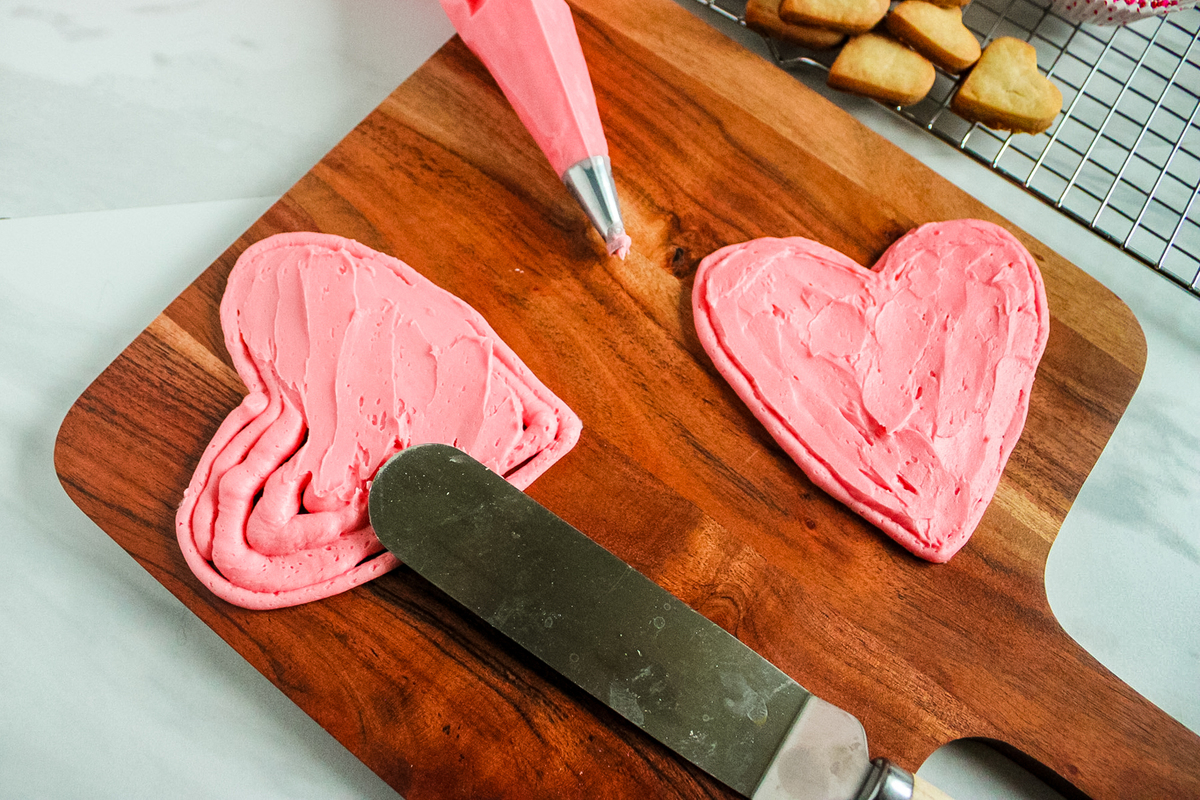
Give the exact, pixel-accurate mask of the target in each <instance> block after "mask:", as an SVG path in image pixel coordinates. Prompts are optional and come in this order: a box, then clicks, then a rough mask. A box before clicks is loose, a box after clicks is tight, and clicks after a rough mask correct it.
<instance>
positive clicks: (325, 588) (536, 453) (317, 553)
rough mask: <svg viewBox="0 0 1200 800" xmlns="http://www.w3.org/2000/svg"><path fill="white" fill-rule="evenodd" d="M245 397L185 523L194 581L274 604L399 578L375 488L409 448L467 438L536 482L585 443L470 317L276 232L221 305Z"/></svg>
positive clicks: (487, 459)
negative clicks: (380, 473) (375, 505)
mask: <svg viewBox="0 0 1200 800" xmlns="http://www.w3.org/2000/svg"><path fill="white" fill-rule="evenodd" d="M221 326H222V328H223V330H224V333H225V345H226V347H227V348H228V350H229V354H230V356H231V358H232V360H233V364H234V367H235V368H236V369H237V372H238V374H239V375H240V376H241V378H242V381H243V382H244V383H245V384H246V387H247V389H248V390H249V392H248V394H247V395H246V397H245V399H244V400H243V401H242V403H241V404H240V405H239V406H237V408H235V409H234V410H233V411H232V412H230V414H229V416H228V417H226V419H225V421H224V422H223V423H222V424H221V426H220V427H219V428H218V430H217V432H216V434H215V435H214V436H213V439H212V442H211V443H210V444H209V445H208V448H207V449H206V450H205V451H204V454H203V455H202V457H201V459H200V463H199V465H198V466H197V467H196V471H195V474H194V475H193V477H192V481H191V484H190V485H189V486H188V488H187V490H186V492H185V493H184V499H183V502H182V504H181V505H180V507H179V511H178V514H177V515H176V533H177V535H178V539H179V544H180V547H181V548H182V550H183V554H184V557H185V558H186V560H187V563H188V565H189V566H190V567H191V569H192V571H193V572H195V574H196V575H197V576H198V577H199V578H200V580H201V581H203V582H204V584H205V585H206V586H208V588H209V589H211V590H212V591H213V593H214V594H216V595H217V596H218V597H221V598H222V599H224V600H227V601H229V602H230V603H234V604H236V605H239V606H243V607H245V608H252V609H267V608H280V607H284V606H291V605H297V604H300V603H305V602H309V601H311V600H317V599H320V598H323V597H328V596H330V595H333V594H337V593H338V592H342V591H345V590H346V589H349V588H351V587H353V586H356V585H358V584H360V583H363V582H365V581H368V580H370V579H372V578H374V577H376V576H378V575H381V574H383V573H385V572H387V571H388V570H390V569H392V568H394V567H396V566H397V565H398V563H399V562H398V561H397V560H396V558H395V557H394V556H392V555H391V554H390V553H388V552H386V551H385V550H384V549H383V546H382V545H381V544H380V543H379V541H378V539H376V538H375V534H374V532H373V531H372V530H371V527H370V524H369V522H368V516H367V494H368V489H369V483H370V480H371V478H372V477H373V476H374V474H375V472H376V471H377V470H378V468H379V467H380V466H381V465H382V464H383V462H384V461H386V460H387V459H388V458H389V457H390V456H391V455H393V454H395V453H396V452H398V451H399V450H400V449H402V448H404V447H407V446H409V445H412V444H420V443H426V442H442V443H446V444H453V445H455V446H457V447H459V448H461V449H463V450H465V451H466V452H468V453H470V454H471V455H472V456H473V457H474V458H476V459H477V460H479V461H480V462H482V463H483V464H485V465H487V466H488V467H490V468H492V469H493V470H495V471H496V472H498V473H499V474H501V475H503V476H505V477H506V478H507V479H508V480H509V481H510V482H512V483H513V484H514V485H516V486H518V487H520V488H525V487H526V486H528V485H529V484H530V483H532V482H533V480H534V479H535V478H536V477H537V476H538V475H540V474H541V473H542V472H544V471H545V470H546V469H547V468H548V467H549V466H550V465H551V464H553V463H554V462H555V461H557V460H558V459H559V458H560V457H562V455H563V454H565V453H566V452H567V451H568V450H570V449H571V447H572V446H574V444H575V442H576V441H577V439H578V438H579V433H580V428H581V425H580V422H579V419H578V417H576V416H575V414H574V413H573V412H572V411H571V409H570V408H568V407H567V406H566V404H564V403H563V402H562V401H561V400H560V399H559V398H557V397H556V396H555V395H554V394H552V393H551V392H550V390H548V389H547V388H546V387H545V386H544V385H543V384H542V383H541V382H540V381H539V380H538V379H537V378H536V377H535V376H534V375H533V374H532V373H531V372H530V371H529V369H528V368H526V367H525V365H524V364H522V363H521V360H520V359H519V358H518V357H517V356H516V354H515V353H513V351H512V350H510V349H509V348H508V347H507V346H506V345H505V344H504V342H503V341H501V340H500V338H499V337H498V336H497V335H496V333H495V332H494V331H493V330H492V329H491V327H490V326H489V325H488V324H487V322H486V321H485V320H484V319H483V317H482V316H480V315H479V313H478V312H476V311H475V310H474V309H473V308H471V307H470V306H469V305H467V304H466V303H465V302H463V301H462V300H460V299H459V298H457V297H455V296H454V295H452V294H450V293H448V292H446V291H444V290H443V289H440V288H438V287H437V286H435V285H434V284H433V283H431V282H430V281H429V280H427V279H426V278H424V277H423V276H421V275H420V274H419V273H417V272H416V271H415V270H413V269H412V268H411V267H409V266H408V265H406V264H404V263H402V262H400V261H398V260H396V259H394V258H392V257H390V256H387V255H384V254H382V253H378V252H376V251H374V250H371V249H370V248H368V247H366V246H364V245H362V244H359V243H358V242H355V241H352V240H349V239H343V238H341V237H338V236H330V235H324V234H316V233H291V234H280V235H278V236H273V237H270V238H268V239H264V240H262V241H260V242H258V243H256V244H254V245H252V246H251V247H249V248H248V249H247V250H246V251H245V252H244V253H243V254H242V255H241V257H240V258H239V259H238V261H237V263H236V264H235V265H234V268H233V271H232V272H231V273H230V275H229V281H228V284H227V286H226V290H225V295H224V297H223V299H222V301H221Z"/></svg>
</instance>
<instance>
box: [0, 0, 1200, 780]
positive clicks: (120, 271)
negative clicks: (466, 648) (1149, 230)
mask: <svg viewBox="0 0 1200 800" xmlns="http://www.w3.org/2000/svg"><path fill="white" fill-rule="evenodd" d="M680 2H683V3H685V4H686V3H688V2H690V0H680ZM694 10H695V11H696V13H701V12H702V9H699V8H698V7H697V8H696V9H694ZM450 35H451V29H450V26H449V24H448V23H447V21H446V20H445V18H444V17H443V15H442V13H441V10H440V8H439V6H438V3H437V0H287V1H286V2H285V0H237V1H235V0H134V1H132V2H106V3H93V2H88V0H23V1H22V0H15V1H14V0H0V542H2V543H3V548H2V549H0V553H2V554H3V555H2V556H0V563H2V564H3V566H4V570H3V574H4V578H5V579H4V581H3V582H2V583H0V687H2V689H0V797H5V798H6V797H14V798H26V797H30V798H32V797H38V798H76V797H88V798H104V797H120V798H137V797H155V798H157V797H179V798H212V797H254V798H274V797H279V798H305V797H313V798H317V797H319V798H367V797H370V798H376V797H378V798H387V797H395V796H396V795H395V793H394V792H393V791H392V790H391V789H389V788H388V787H387V786H386V785H384V784H383V783H382V782H381V781H380V780H379V779H378V778H377V777H376V776H375V775H374V774H373V773H371V772H370V771H369V770H368V769H367V768H366V767H365V766H363V765H362V764H361V763H359V762H358V761H357V760H356V759H355V758H354V757H353V756H351V755H350V754H349V753H348V752H347V751H346V750H345V749H343V748H342V747H341V745H339V744H337V743H336V742H335V741H334V740H333V739H332V738H331V737H330V736H329V735H328V734H326V733H325V732H324V731H323V730H322V729H321V728H319V727H318V726H317V725H316V724H315V723H314V722H312V720H310V719H309V718H308V717H307V716H305V715H304V714H303V713H302V712H301V711H299V709H297V708H296V707H295V706H294V705H292V704H291V702H290V701H288V700H287V699H286V698H285V697H284V696H283V695H282V694H281V693H280V692H279V691H277V690H276V689H275V688H274V687H273V686H272V685H271V684H270V683H268V682H267V681H266V680H265V679H264V678H262V677H261V676H260V675H259V674H258V673H257V672H255V671H254V670H253V669H252V668H251V667H250V666H249V665H248V664H247V663H246V662H245V661H243V660H242V658H241V657H240V656H238V655H237V654H236V653H235V652H234V651H233V650H232V649H230V648H229V647H228V646H227V645H225V644H224V642H222V641H221V640H220V639H218V638H217V637H216V635H215V634H213V633H212V632H211V631H210V630H209V629H208V628H207V627H206V626H205V625H203V624H202V623H200V622H199V621H198V620H197V619H196V618H195V617H194V616H193V615H192V614H191V612H189V611H188V610H187V609H186V608H185V607H184V606H183V605H182V604H181V603H179V602H178V601H177V600H176V599H175V598H174V597H172V596H171V595H170V594H169V593H168V592H167V591H166V590H165V589H164V588H163V587H162V586H160V585H159V584H158V583H157V581H155V580H154V579H153V578H152V577H151V576H150V575H149V574H148V573H146V572H145V571H143V570H142V569H141V567H139V566H138V565H137V564H136V563H135V562H134V561H133V560H132V559H131V558H130V557H129V556H128V555H127V554H125V552H124V551H123V550H121V548H120V547H118V546H117V545H116V544H115V543H114V542H113V541H112V540H111V539H109V537H108V536H107V535H106V534H104V533H103V532H102V531H101V530H100V529H99V528H98V527H96V525H94V524H93V523H92V522H91V521H90V520H88V519H87V517H85V516H84V515H83V514H82V512H80V511H79V510H78V509H77V508H76V507H75V506H74V505H73V504H72V503H71V502H70V500H69V499H68V498H67V496H66V495H65V493H64V492H63V490H62V489H61V487H60V486H59V485H58V482H57V478H56V476H55V474H54V468H53V463H52V460H51V459H52V448H53V443H54V439H55V436H56V434H57V431H58V427H59V424H60V423H61V421H62V417H63V415H64V414H65V413H66V411H67V409H68V408H69V407H70V406H71V404H72V403H73V402H74V401H75V399H76V398H77V397H78V395H79V394H80V393H81V392H82V391H83V390H84V389H85V388H86V387H87V385H88V384H89V383H90V381H91V380H92V379H93V378H94V377H95V376H96V375H97V374H99V372H100V371H101V370H103V369H104V368H105V367H106V366H107V365H108V363H109V362H110V361H111V360H112V359H113V358H114V357H115V356H116V355H118V354H119V353H120V352H121V350H123V349H124V347H125V346H126V345H127V344H128V343H129V341H130V340H132V339H133V337H134V336H136V335H137V334H138V333H139V332H140V331H141V330H142V329H143V328H144V327H145V326H146V324H147V323H149V321H150V320H151V319H152V318H153V317H154V316H155V314H157V313H158V312H159V311H160V310H161V309H162V308H163V307H164V306H165V305H166V304H167V303H168V302H169V301H170V300H171V299H173V298H174V297H175V295H176V294H178V293H179V291H181V290H182V289H183V288H184V287H185V286H186V285H187V284H188V283H190V282H191V280H192V279H194V278H195V276H196V275H198V274H199V273H200V272H201V271H203V270H204V269H205V268H206V267H207V266H208V265H209V264H210V263H211V262H212V260H213V259H214V258H215V257H216V256H217V255H219V254H220V253H221V252H222V251H223V250H224V249H225V247H226V246H227V245H228V244H229V243H230V242H231V241H233V240H234V239H235V238H236V237H237V236H238V235H239V234H240V233H241V232H242V231H243V230H245V228H247V227H248V226H249V225H250V224H251V223H252V222H253V221H254V220H255V219H256V218H257V217H258V216H259V215H261V214H262V212H263V211H264V210H265V209H266V208H267V206H268V205H269V204H270V203H271V202H273V201H274V200H275V199H276V198H277V197H279V196H280V195H282V194H283V193H284V192H285V191H286V190H287V189H288V188H289V187H290V186H291V185H292V184H293V183H294V182H295V181H296V180H297V179H298V178H300V177H301V176H302V175H303V174H304V173H305V172H306V171H307V170H308V169H309V168H310V167H311V166H312V164H313V163H315V162H316V161H317V160H318V159H319V158H320V157H321V156H322V155H323V154H324V153H325V152H326V151H328V150H329V149H330V148H331V147H332V146H333V145H334V144H336V142H337V141H338V140H339V139H340V138H341V137H342V136H343V135H345V133H347V132H348V131H349V130H350V129H351V128H353V127H354V125H355V124H356V123H357V122H358V121H359V120H360V119H361V118H362V117H363V116H365V115H366V114H367V113H368V112H369V111H370V110H371V109H373V108H374V107H375V106H376V105H377V104H378V103H379V102H380V101H381V100H382V99H383V98H384V97H385V96H386V95H387V94H388V93H389V92H390V91H391V90H392V89H393V88H394V87H395V86H396V85H398V84H399V83H400V82H401V81H403V80H404V78H405V77H407V75H409V74H410V73H411V72H412V71H413V70H414V69H415V68H416V67H417V66H419V65H420V63H421V62H422V61H424V60H425V59H426V58H427V57H428V56H429V55H431V54H432V53H433V52H434V51H436V49H437V48H438V47H439V46H440V45H441V44H442V43H443V42H444V41H445V40H446V39H447V38H448V37H449V36H450ZM747 41H748V42H749V43H750V45H751V46H755V42H754V40H753V39H747ZM760 51H761V48H760ZM837 101H838V102H839V103H840V104H841V105H843V107H845V108H847V109H849V110H850V111H851V112H852V113H854V114H855V115H856V116H858V117H859V118H860V119H862V120H863V121H864V122H865V123H866V124H868V125H870V126H871V127H873V128H874V129H876V130H877V131H879V132H880V133H882V134H883V135H885V136H887V137H888V138H890V139H892V140H893V141H895V142H897V143H898V144H900V145H901V146H902V147H904V148H905V149H906V150H908V151H909V152H911V153H913V154H914V155H915V156H916V157H918V158H919V159H921V160H922V161H924V162H925V163H926V164H928V165H930V166H931V167H932V168H934V169H935V170H937V171H939V172H941V173H942V174H944V175H946V176H947V177H948V178H949V179H950V180H952V181H954V182H955V183H957V184H959V185H960V186H962V187H963V188H965V189H966V190H967V191H970V192H972V193H973V194H975V195H976V196H977V197H979V198H981V199H982V200H983V201H984V202H986V203H988V204H989V205H990V206H992V207H993V208H995V209H996V210H997V211H999V212H1000V213H1001V214H1003V215H1005V216H1006V217H1007V218H1009V219H1010V220H1012V222H1013V223H1015V224H1016V225H1018V226H1020V227H1022V228H1024V229H1025V230H1027V231H1029V232H1030V233H1032V234H1033V235H1034V236H1036V237H1038V238H1039V239H1041V240H1042V241H1044V242H1046V243H1047V244H1049V245H1050V246H1051V247H1053V248H1054V249H1056V250H1058V251H1059V252H1060V253H1062V254H1063V255H1064V256H1065V257H1067V258H1068V259H1070V260H1072V261H1073V262H1075V263H1077V264H1079V265H1080V266H1081V267H1083V268H1084V269H1086V270H1088V271H1089V272H1091V273H1092V274H1093V275H1095V276H1096V277H1097V278H1098V279H1100V280H1101V281H1102V282H1104V283H1105V284H1107V285H1108V286H1109V287H1111V288H1112V289H1113V290H1114V291H1116V292H1117V293H1118V294H1119V295H1120V296H1121V297H1122V298H1123V299H1124V300H1125V302H1127V303H1128V304H1129V305H1130V307H1131V308H1133V310H1134V312H1135V314H1136V315H1137V316H1138V319H1139V320H1140V321H1141V323H1142V326H1143V328H1144V330H1145V333H1146V338H1147V340H1148V344H1149V363H1148V366H1147V369H1146V375H1145V378H1144V379H1143V382H1142V385H1141V387H1140V388H1139V390H1138V393H1137V395H1136V396H1135V398H1134V401H1133V403H1132V405H1131V406H1130V409H1129V411H1128V412H1127V414H1126V416H1125V418H1124V419H1123V420H1122V422H1121V424H1120V426H1119V427H1118V430H1117V433H1116V435H1115V436H1114V438H1113V439H1112V441H1111V443H1110V444H1109V446H1108V448H1107V449H1106V451H1105V453H1104V455H1103V456H1102V458H1101V459H1100V462H1099V464H1098V465H1097V467H1096V469H1095V470H1094V471H1093V473H1092V475H1091V477H1090V478H1089V479H1088V481H1087V483H1086V485H1085V486H1084V489H1083V492H1082V494H1081V496H1080V498H1079V500H1078V502H1077V503H1076V505H1075V507H1074V508H1073V509H1072V511H1071V513H1070V514H1069V515H1068V517H1067V520H1066V523H1065V524H1064V526H1063V529H1062V532H1061V533H1060V535H1059V537H1058V540H1057V542H1056V544H1055V546H1054V550H1053V552H1052V554H1051V559H1050V564H1049V568H1048V574H1047V588H1048V591H1049V595H1050V599H1051V604H1052V606H1053V608H1054V610H1055V613H1056V614H1057V615H1058V617H1059V619H1060V620H1061V622H1062V623H1063V625H1064V627H1065V628H1066V629H1067V631H1068V632H1069V633H1071V635H1073V636H1074V637H1075V638H1076V639H1078V640H1079V641H1080V642H1081V643H1082V644H1083V645H1084V646H1085V647H1086V648H1088V649H1089V650H1090V651H1091V652H1092V653H1093V654H1094V655H1095V656H1096V657H1097V658H1099V659H1100V660H1101V661H1102V662H1103V663H1104V664H1106V665H1107V666H1108V667H1109V668H1110V669H1112V670H1113V671H1114V672H1116V673H1117V674H1118V675H1120V676H1121V677H1122V678H1124V679H1125V680H1126V681H1128V682H1129V683H1130V684H1131V685H1132V686H1133V687H1134V688H1135V689H1137V690H1138V691H1139V692H1141V693H1142V694H1143V695H1145V696H1146V697H1148V698H1149V699H1150V700H1152V701H1153V702H1154V703H1156V704H1157V705H1159V706H1160V707H1162V708H1163V709H1164V710H1166V711H1167V712H1168V713H1170V714H1172V715H1173V716H1175V717H1176V718H1177V719H1179V720H1181V721H1182V722H1183V723H1184V724H1185V725H1187V726H1189V727H1190V728H1192V729H1193V730H1197V731H1200V523H1198V522H1197V520H1200V301H1197V300H1194V299H1192V298H1190V297H1188V296H1187V295H1186V294H1184V293H1183V292H1182V291H1180V290H1179V289H1177V288H1175V287H1173V286H1171V285H1169V284H1167V282H1166V281H1164V280H1162V279H1160V278H1158V277H1157V276H1154V275H1152V274H1149V273H1148V272H1147V270H1146V268H1145V267H1142V266H1140V265H1138V264H1136V263H1135V262H1133V261H1132V260H1131V259H1129V258H1127V257H1125V256H1123V255H1121V254H1120V253H1118V252H1117V251H1116V250H1115V249H1114V248H1112V247H1111V246H1109V245H1108V244H1106V243H1104V242H1102V241H1101V240H1100V239H1099V238H1097V237H1096V236H1094V235H1092V234H1090V233H1089V232H1087V231H1085V230H1084V229H1083V228H1081V227H1079V226H1078V225H1076V224H1075V223H1073V222H1070V221H1069V220H1066V219H1064V218H1062V217H1060V216H1059V215H1057V214H1056V213H1054V212H1052V211H1049V210H1048V209H1047V208H1046V207H1045V206H1044V205H1042V204H1041V203H1040V202H1038V201H1037V200H1035V199H1033V198H1032V197H1030V196H1028V195H1026V194H1025V193H1024V192H1023V191H1021V190H1020V189H1018V188H1016V187H1014V186H1012V185H1011V184H1009V183H1007V182H1005V181H1004V180H1002V179H1000V178H998V177H996V176H994V175H992V174H991V173H989V172H988V171H987V170H985V169H984V168H982V167H980V166H978V165H976V164H975V163H973V162H971V161H969V160H968V159H967V158H966V157H965V156H963V155H961V154H959V153H957V152H955V151H953V150H952V149H950V148H948V147H947V146H945V145H944V144H941V143H940V142H937V141H935V140H934V139H932V138H931V137H929V136H928V135H927V134H925V133H924V132H922V131H920V130H917V129H915V128H913V127H911V126H909V125H907V124H906V123H903V122H901V121H899V120H897V119H896V118H894V117H892V116H891V115H890V114H889V113H888V112H886V111H884V110H882V109H880V108H878V107H876V106H874V105H872V104H870V103H867V102H863V101H858V100H856V99H854V98H848V97H839V98H838V100H837ZM922 773H923V774H927V775H929V776H930V777H931V778H932V779H934V780H937V781H939V782H940V783H942V785H943V788H945V789H947V790H948V791H951V793H952V794H954V795H955V796H956V797H958V798H959V800H971V798H991V797H997V798H998V797H1030V798H1034V797H1048V796H1051V795H1050V794H1049V793H1048V792H1047V791H1046V790H1044V789H1042V788H1040V787H1038V786H1037V785H1030V784H1027V783H1026V782H1025V780H1024V778H1023V777H1021V776H1020V775H1019V774H1016V773H1012V772H1011V771H1009V770H1008V769H1007V768H1006V767H1005V766H1004V765H1002V764H1001V765H996V764H993V763H991V762H990V759H989V758H987V756H986V754H980V753H978V752H976V751H974V750H973V749H972V748H971V747H961V746H960V747H957V748H950V749H948V750H946V751H944V752H943V751H939V754H937V755H936V756H935V757H934V759H931V763H929V764H927V765H926V767H923V768H922Z"/></svg>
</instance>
